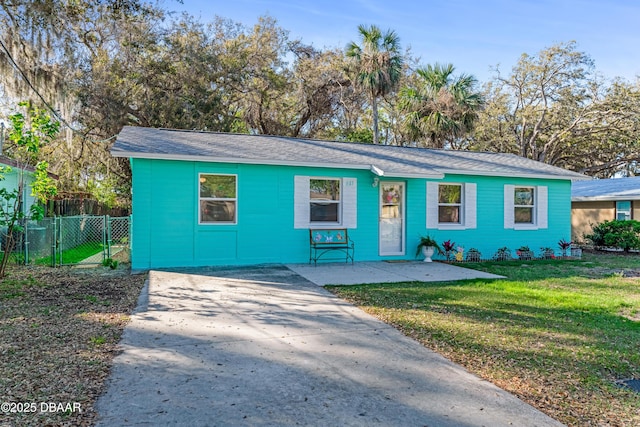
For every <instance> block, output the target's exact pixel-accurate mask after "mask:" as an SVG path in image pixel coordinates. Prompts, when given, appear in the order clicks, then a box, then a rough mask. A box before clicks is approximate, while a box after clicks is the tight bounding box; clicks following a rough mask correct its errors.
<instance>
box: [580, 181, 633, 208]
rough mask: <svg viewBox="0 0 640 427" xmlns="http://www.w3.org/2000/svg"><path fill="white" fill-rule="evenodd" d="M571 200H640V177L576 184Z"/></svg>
mask: <svg viewBox="0 0 640 427" xmlns="http://www.w3.org/2000/svg"><path fill="white" fill-rule="evenodd" d="M571 200H572V201H574V202H580V201H590V200H592V201H596V200H640V177H632V178H614V179H594V180H591V181H581V182H575V183H574V184H573V185H572V186H571Z"/></svg>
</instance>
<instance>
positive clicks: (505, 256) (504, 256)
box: [493, 246, 511, 261]
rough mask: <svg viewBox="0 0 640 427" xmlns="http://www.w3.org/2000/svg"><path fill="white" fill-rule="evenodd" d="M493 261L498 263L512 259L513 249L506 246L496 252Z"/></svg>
mask: <svg viewBox="0 0 640 427" xmlns="http://www.w3.org/2000/svg"><path fill="white" fill-rule="evenodd" d="M493 259H495V260H496V261H507V260H510V259H511V249H509V248H508V247H506V246H504V247H502V248H500V249H498V250H497V251H496V254H495V255H494V256H493Z"/></svg>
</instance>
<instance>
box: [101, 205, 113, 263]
mask: <svg viewBox="0 0 640 427" xmlns="http://www.w3.org/2000/svg"><path fill="white" fill-rule="evenodd" d="M102 221H103V223H102V244H103V246H102V247H103V248H106V254H107V256H106V258H105V256H104V254H105V250H103V251H102V261H104V260H105V259H109V258H111V221H110V220H109V215H105V216H104V217H102Z"/></svg>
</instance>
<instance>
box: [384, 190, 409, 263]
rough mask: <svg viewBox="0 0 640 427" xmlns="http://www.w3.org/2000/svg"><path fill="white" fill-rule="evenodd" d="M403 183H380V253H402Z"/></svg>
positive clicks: (403, 248)
mask: <svg viewBox="0 0 640 427" xmlns="http://www.w3.org/2000/svg"><path fill="white" fill-rule="evenodd" d="M404 200H405V196H404V183H401V182H386V183H382V182H381V183H380V255H404V253H405V238H404V234H405V233H404V210H405V204H404Z"/></svg>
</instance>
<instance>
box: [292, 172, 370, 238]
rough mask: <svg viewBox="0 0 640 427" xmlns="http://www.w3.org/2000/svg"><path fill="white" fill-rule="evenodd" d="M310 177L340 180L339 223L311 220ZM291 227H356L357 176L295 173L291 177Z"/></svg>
mask: <svg viewBox="0 0 640 427" xmlns="http://www.w3.org/2000/svg"><path fill="white" fill-rule="evenodd" d="M312 179H339V180H340V181H341V182H340V200H341V206H340V211H341V212H340V213H339V216H340V223H335V222H330V223H322V222H311V221H310V216H311V199H310V197H309V191H310V183H311V182H310V181H311V180H312ZM293 187H294V189H293V199H294V200H293V210H294V213H293V228H296V229H300V228H306V229H308V228H313V227H322V228H357V227H358V180H357V178H349V177H335V176H326V177H325V176H308V175H296V176H294V178H293Z"/></svg>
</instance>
